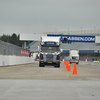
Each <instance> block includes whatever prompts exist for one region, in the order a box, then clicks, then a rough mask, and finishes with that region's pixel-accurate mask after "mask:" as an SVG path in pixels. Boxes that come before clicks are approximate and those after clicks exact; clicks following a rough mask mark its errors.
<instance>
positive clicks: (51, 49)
mask: <svg viewBox="0 0 100 100" xmlns="http://www.w3.org/2000/svg"><path fill="white" fill-rule="evenodd" d="M41 49H42V52H48V53H58V52H59V47H44V46H43V47H42V48H41Z"/></svg>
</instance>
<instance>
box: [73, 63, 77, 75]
mask: <svg viewBox="0 0 100 100" xmlns="http://www.w3.org/2000/svg"><path fill="white" fill-rule="evenodd" d="M72 75H78V74H77V67H76V62H75V64H74V69H73V73H72Z"/></svg>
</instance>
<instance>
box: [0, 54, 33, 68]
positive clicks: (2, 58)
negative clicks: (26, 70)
mask: <svg viewBox="0 0 100 100" xmlns="http://www.w3.org/2000/svg"><path fill="white" fill-rule="evenodd" d="M27 63H34V58H30V57H23V56H7V55H0V66H9V65H19V64H27Z"/></svg>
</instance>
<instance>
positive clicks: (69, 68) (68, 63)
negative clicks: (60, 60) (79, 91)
mask: <svg viewBox="0 0 100 100" xmlns="http://www.w3.org/2000/svg"><path fill="white" fill-rule="evenodd" d="M67 65H68V68H67V71H71V67H70V62H67Z"/></svg>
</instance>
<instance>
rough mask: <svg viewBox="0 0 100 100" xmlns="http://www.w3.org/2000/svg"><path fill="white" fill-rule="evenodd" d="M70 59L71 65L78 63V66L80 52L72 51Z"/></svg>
mask: <svg viewBox="0 0 100 100" xmlns="http://www.w3.org/2000/svg"><path fill="white" fill-rule="evenodd" d="M69 59H70V63H75V62H76V64H78V63H79V50H74V49H71V50H70V51H69Z"/></svg>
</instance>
